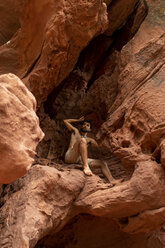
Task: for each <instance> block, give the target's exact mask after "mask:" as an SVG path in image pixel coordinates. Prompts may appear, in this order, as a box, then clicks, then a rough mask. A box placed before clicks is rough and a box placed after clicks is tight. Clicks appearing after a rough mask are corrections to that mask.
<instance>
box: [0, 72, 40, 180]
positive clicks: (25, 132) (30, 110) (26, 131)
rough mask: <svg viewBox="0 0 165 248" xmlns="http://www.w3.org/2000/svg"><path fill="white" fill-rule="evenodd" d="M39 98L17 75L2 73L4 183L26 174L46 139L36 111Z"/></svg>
mask: <svg viewBox="0 0 165 248" xmlns="http://www.w3.org/2000/svg"><path fill="white" fill-rule="evenodd" d="M35 110H36V100H35V98H34V96H33V95H32V94H31V92H30V91H29V90H28V89H27V88H26V86H25V85H24V84H23V83H22V82H21V80H20V79H19V78H18V77H16V76H15V75H13V74H5V75H1V76H0V150H1V162H0V183H10V182H11V181H13V180H15V179H16V178H18V177H20V176H23V175H24V174H25V173H26V172H27V170H28V169H29V168H30V167H31V165H32V163H33V157H34V155H35V149H36V146H37V144H38V142H39V141H40V140H41V139H42V138H43V133H42V131H41V129H40V127H39V121H38V117H37V116H36V114H35Z"/></svg>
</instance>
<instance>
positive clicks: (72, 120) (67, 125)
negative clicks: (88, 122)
mask: <svg viewBox="0 0 165 248" xmlns="http://www.w3.org/2000/svg"><path fill="white" fill-rule="evenodd" d="M83 120H84V116H83V117H81V118H79V119H67V120H64V123H65V126H66V127H67V128H68V129H69V131H72V130H74V131H75V130H77V128H75V127H74V126H73V125H72V124H71V123H74V122H81V121H83Z"/></svg>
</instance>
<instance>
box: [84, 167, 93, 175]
mask: <svg viewBox="0 0 165 248" xmlns="http://www.w3.org/2000/svg"><path fill="white" fill-rule="evenodd" d="M84 174H85V175H87V176H92V171H91V170H90V169H89V168H88V167H87V168H84Z"/></svg>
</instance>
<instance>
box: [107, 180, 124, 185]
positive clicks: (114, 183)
mask: <svg viewBox="0 0 165 248" xmlns="http://www.w3.org/2000/svg"><path fill="white" fill-rule="evenodd" d="M123 180H124V179H117V180H115V179H114V180H111V181H110V183H111V184H113V186H114V185H117V184H120V183H121V182H123Z"/></svg>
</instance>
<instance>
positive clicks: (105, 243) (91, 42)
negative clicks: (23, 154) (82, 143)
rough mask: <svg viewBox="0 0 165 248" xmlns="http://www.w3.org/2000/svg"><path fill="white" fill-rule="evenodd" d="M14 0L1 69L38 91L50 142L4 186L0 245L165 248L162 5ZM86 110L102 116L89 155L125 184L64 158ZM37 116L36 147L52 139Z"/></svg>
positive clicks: (87, 114) (0, 49) (95, 123)
mask: <svg viewBox="0 0 165 248" xmlns="http://www.w3.org/2000/svg"><path fill="white" fill-rule="evenodd" d="M15 4H16V9H17V12H16V13H17V16H19V22H20V26H21V27H20V29H19V30H18V31H17V33H16V34H15V35H14V36H13V37H12V38H11V40H10V42H9V43H6V44H4V45H3V46H1V47H0V63H1V66H0V68H1V73H8V72H12V73H15V74H16V75H17V76H19V77H20V78H21V79H22V80H23V82H24V84H25V85H26V86H27V87H28V88H29V89H30V91H31V92H32V93H33V94H34V95H35V97H36V99H37V104H38V108H37V114H38V116H39V118H40V125H41V128H42V130H43V131H44V133H45V138H44V139H43V140H42V141H41V143H40V144H39V145H38V147H37V154H36V156H35V162H34V163H33V166H32V167H31V169H30V170H29V171H28V172H27V174H26V175H24V176H23V177H21V178H19V179H17V180H15V181H14V182H12V183H11V184H9V185H3V186H2V188H1V198H0V203H1V214H0V217H1V218H0V220H1V221H0V233H1V234H0V235H1V237H0V247H2V248H5V247H13V248H18V247H23V248H28V247H30V248H33V247H36V248H39V247H40V248H41V247H42V248H43V247H49V248H51V247H72V248H74V247H79V248H83V247H87V248H88V247H99V248H106V247H113V248H119V247H125V248H129V247H131V248H137V247H138V248H139V247H143V248H154V247H156V248H163V247H164V245H165V234H164V232H165V224H164V223H165V200H164V190H165V189H164V187H165V183H164V181H165V170H164V166H165V141H164V138H165V119H164V116H165V113H164V111H165V110H164V109H165V108H164V107H165V101H164V99H165V88H164V86H165V80H164V74H165V46H164V44H165V33H164V32H165V31H164V26H165V16H164V11H165V6H164V3H163V0H161V1H154V0H147V2H146V1H144V0H140V1H138V0H134V1H127V3H125V1H123V0H119V1H114V0H112V1H109V0H106V1H104V3H103V2H102V1H100V0H90V1H74V0H72V1H69V2H68V1H63V0H60V1H58V3H57V1H55V0H44V1H42V3H41V4H40V5H38V2H37V1H30V0H29V1H26V2H25V1H21V2H20V1H17V0H16V1H15ZM105 4H106V5H107V8H106V5H105ZM23 10H24V11H23ZM87 18H88V19H87ZM139 27H140V28H139ZM2 59H3V60H4V61H5V62H4V63H3V60H2ZM9 75H11V74H9ZM9 75H8V76H1V77H5V78H6V77H7V78H8V77H11V76H9ZM12 77H14V76H12ZM14 78H15V77H14ZM16 81H17V82H20V81H19V80H18V79H17V80H16ZM20 83H21V82H20ZM8 84H9V83H8ZM1 85H2V84H1ZM21 85H22V84H21ZM21 87H23V86H21ZM18 89H19V86H18ZM24 89H25V91H26V92H28V90H27V89H26V87H25V86H24ZM15 94H17V91H16V92H15ZM27 94H28V93H27ZM16 97H17V95H16ZM2 99H4V100H5V99H6V98H4V97H3V95H2ZM23 99H25V98H23ZM28 99H29V98H28ZM30 99H31V98H30ZM4 100H3V101H4ZM3 101H2V103H3ZM16 102H17V101H16ZM29 104H31V101H30V100H29ZM16 106H17V104H16V103H15V102H14V105H13V107H14V108H15V107H16ZM21 106H22V105H21ZM28 106H29V105H28ZM30 106H32V105H30ZM18 107H19V106H18ZM29 108H30V113H32V114H33V115H34V111H33V110H34V109H33V107H29ZM26 111H27V110H26ZM17 112H19V113H20V114H19V115H18V118H19V120H20V123H22V126H21V127H24V124H23V123H24V122H23V120H22V116H21V113H22V112H20V111H17ZM23 113H24V114H25V115H27V114H26V112H24V111H23ZM28 113H29V112H28ZM30 113H29V114H30ZM80 115H84V116H85V117H87V118H90V119H92V121H93V135H95V136H96V138H97V140H98V142H99V144H100V149H99V152H98V151H96V150H92V149H91V150H90V151H89V154H90V156H93V157H94V156H95V157H97V156H98V157H99V158H101V159H104V160H105V161H106V162H107V164H108V166H109V168H110V170H111V172H112V174H113V176H114V177H115V178H121V177H122V178H123V179H124V182H122V183H121V184H119V185H117V186H115V187H111V186H110V185H109V184H108V183H107V181H106V179H105V178H103V177H102V175H101V174H100V171H98V170H94V171H93V172H94V175H92V176H91V177H87V176H85V175H84V174H83V172H82V168H81V166H79V165H69V166H68V165H65V164H64V162H63V156H64V152H65V149H66V147H67V145H68V138H69V133H68V132H67V130H66V129H65V127H64V124H63V119H64V118H78V117H80ZM35 118H36V116H35ZM30 120H31V118H30ZM35 120H36V119H35ZM8 121H9V122H8V123H10V122H11V120H10V119H8ZM31 121H32V120H31ZM27 123H28V124H29V123H30V124H32V126H30V127H29V126H28V128H29V129H28V131H27V132H26V131H24V129H23V128H19V129H20V130H19V131H20V136H19V135H17V137H20V139H19V142H20V143H21V142H22V141H23V139H22V137H25V138H26V136H25V133H27V136H28V142H30V143H28V144H30V145H31V146H33V145H34V147H33V148H31V147H30V149H32V150H34V149H35V146H36V144H37V143H35V142H34V140H35V141H36V136H35V135H37V134H38V135H39V133H40V135H42V134H41V131H40V130H39V128H38V126H35V128H37V129H36V130H37V131H36V132H35V133H33V131H34V128H33V124H34V123H33V122H26V124H27ZM35 123H36V122H35ZM9 126H10V125H9ZM14 127H15V124H14ZM25 128H27V127H25ZM32 134H34V137H35V138H34V137H33V135H32ZM12 135H13V134H12ZM12 137H15V136H12ZM37 137H38V136H37ZM30 138H31V139H32V140H30ZM33 138H34V139H33ZM13 139H14V138H13ZM16 141H17V140H16ZM3 147H4V146H3ZM15 154H16V153H14V155H15ZM12 158H15V157H14V156H12ZM18 159H20V156H19V157H18ZM18 159H16V161H19V160H18ZM5 161H6V160H5ZM25 161H26V160H25ZM31 163H32V162H31ZM31 163H30V165H31ZM5 183H8V181H7V182H5Z"/></svg>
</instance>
